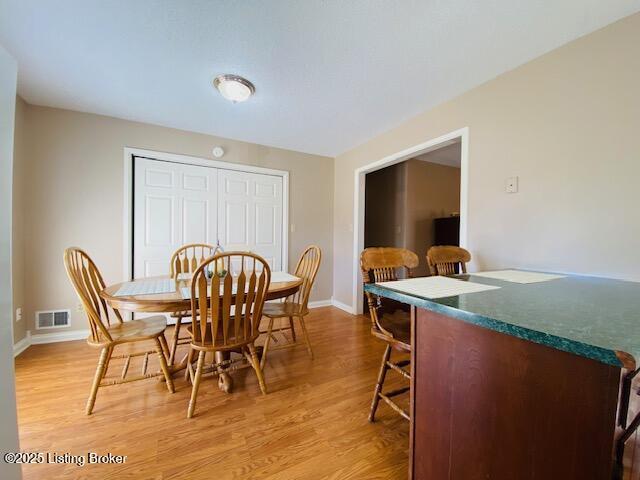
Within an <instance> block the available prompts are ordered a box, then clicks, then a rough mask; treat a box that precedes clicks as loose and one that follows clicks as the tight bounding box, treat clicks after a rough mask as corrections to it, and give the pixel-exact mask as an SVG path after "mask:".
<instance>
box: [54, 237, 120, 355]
mask: <svg viewBox="0 0 640 480" xmlns="http://www.w3.org/2000/svg"><path fill="white" fill-rule="evenodd" d="M64 266H65V269H66V271H67V275H68V277H69V280H71V284H72V285H73V288H74V289H75V291H76V293H77V295H78V297H79V298H80V301H81V302H82V306H83V307H84V310H85V312H86V314H87V318H88V320H89V327H90V329H91V341H92V342H93V343H103V342H111V341H113V339H112V338H111V335H110V334H109V330H108V329H109V327H110V326H111V316H110V314H109V308H108V307H107V303H106V302H105V300H104V299H103V298H101V297H100V295H99V293H100V291H101V290H103V289H104V288H105V283H104V280H103V278H102V275H101V274H100V271H99V270H98V267H97V266H96V264H95V263H94V262H93V260H92V259H91V257H89V255H87V253H86V252H84V251H83V250H81V249H80V248H77V247H70V248H67V249H66V250H65V251H64ZM113 312H114V314H115V318H116V321H117V322H118V323H122V317H121V316H120V312H118V311H117V310H113Z"/></svg>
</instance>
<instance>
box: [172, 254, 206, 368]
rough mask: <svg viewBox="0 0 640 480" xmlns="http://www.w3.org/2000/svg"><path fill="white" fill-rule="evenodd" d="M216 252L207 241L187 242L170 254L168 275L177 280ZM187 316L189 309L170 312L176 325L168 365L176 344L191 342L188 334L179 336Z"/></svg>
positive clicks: (173, 357) (188, 273)
mask: <svg viewBox="0 0 640 480" xmlns="http://www.w3.org/2000/svg"><path fill="white" fill-rule="evenodd" d="M217 252H218V247H214V246H213V245H209V244H207V243H189V244H187V245H183V246H181V247H180V248H179V249H177V250H176V251H175V252H173V255H171V262H170V266H169V276H170V277H171V278H173V279H174V280H178V278H179V277H180V276H181V275H185V274H186V275H191V274H193V272H195V271H196V269H197V268H198V267H199V266H200V265H202V263H203V262H204V261H205V260H206V259H207V258H209V257H212V256H213V255H215V254H216V253H217ZM189 317H191V312H190V311H183V312H174V313H172V314H171V318H174V319H175V320H176V325H175V327H174V329H173V335H172V337H171V346H170V348H169V365H173V364H174V362H175V360H176V350H177V349H178V345H186V344H188V343H190V342H191V337H190V336H186V337H180V327H181V326H182V322H183V320H184V319H185V318H186V319H187V321H186V322H185V324H190V323H191V320H189Z"/></svg>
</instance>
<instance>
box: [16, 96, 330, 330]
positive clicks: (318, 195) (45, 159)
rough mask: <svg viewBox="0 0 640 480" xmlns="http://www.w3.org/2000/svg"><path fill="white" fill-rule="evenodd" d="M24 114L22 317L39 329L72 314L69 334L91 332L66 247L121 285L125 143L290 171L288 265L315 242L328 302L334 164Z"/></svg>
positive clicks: (67, 116) (107, 121) (109, 122)
mask: <svg viewBox="0 0 640 480" xmlns="http://www.w3.org/2000/svg"><path fill="white" fill-rule="evenodd" d="M26 117H27V126H28V128H27V132H26V137H27V139H28V149H27V154H26V155H24V156H21V158H20V160H21V161H22V160H24V162H25V164H24V166H21V167H20V169H21V171H22V172H23V173H22V175H24V178H26V183H25V184H26V185H27V186H28V192H26V195H25V197H24V199H23V201H24V216H25V222H24V240H23V241H24V254H25V258H26V259H27V261H26V262H25V263H24V265H25V276H24V282H25V285H27V286H28V295H25V297H24V315H25V320H26V325H27V328H29V329H31V330H32V331H33V330H34V325H33V324H34V320H33V315H34V312H35V311H36V310H40V309H57V308H70V309H71V316H72V318H71V322H72V326H71V329H86V328H87V325H86V320H85V318H84V317H83V315H82V313H79V312H77V311H76V308H75V306H76V305H77V303H78V301H77V299H76V297H75V294H74V292H73V291H72V289H71V286H70V284H69V282H68V280H67V278H66V275H65V272H64V267H63V264H62V252H63V250H64V249H65V248H66V247H68V246H71V245H77V246H80V247H82V248H84V249H86V250H87V251H88V252H89V254H90V255H92V256H93V258H94V260H95V261H96V262H97V264H98V266H99V267H100V268H101V270H102V271H103V275H104V277H105V280H106V281H107V283H112V282H117V281H121V280H122V278H123V272H122V263H123V260H122V258H123V251H122V249H123V229H122V226H123V214H122V211H123V182H124V171H123V148H124V147H125V146H128V147H137V148H145V149H151V150H158V151H164V152H171V153H179V154H186V155H194V156H199V157H206V158H211V149H212V147H213V146H215V145H221V146H223V147H224V149H225V150H226V152H227V153H226V155H225V156H224V158H223V160H224V161H227V162H234V163H243V164H251V165H257V166H262V167H269V168H274V169H281V170H288V171H289V172H290V200H289V201H290V210H289V214H290V222H291V223H292V224H294V225H295V232H292V233H290V236H289V264H290V265H295V262H296V260H297V257H298V256H299V255H300V253H301V252H302V250H303V248H304V247H305V246H307V245H309V244H312V243H315V244H318V245H319V246H320V247H321V248H322V250H323V253H324V258H325V259H326V260H325V261H324V262H323V264H322V265H321V267H320V272H319V274H318V279H317V281H316V288H315V291H314V293H313V295H312V300H326V299H329V298H331V293H332V263H331V258H332V256H333V254H332V231H333V225H332V209H333V185H332V184H333V159H331V158H327V157H320V156H315V155H308V154H303V153H297V152H292V151H288V150H281V149H277V148H270V147H266V146H260V145H255V144H248V143H244V142H238V141H233V140H228V139H223V138H216V137H212V136H208V135H201V134H196V133H189V132H185V131H179V130H173V129H168V128H163V127H158V126H152V125H147V124H142V123H135V122H129V121H125V120H119V119H115V118H110V117H104V116H99V115H92V114H84V113H78V112H71V111H67V110H59V109H53V108H44V107H36V106H32V105H27V106H26ZM22 134H23V133H22V132H19V133H18V135H22ZM22 181H24V180H23V179H21V178H17V179H16V183H20V182H22ZM49 331H51V330H49ZM49 331H47V330H39V331H38V333H48V332H49ZM55 331H56V332H59V331H61V329H55Z"/></svg>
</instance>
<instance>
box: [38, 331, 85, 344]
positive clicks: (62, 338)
mask: <svg viewBox="0 0 640 480" xmlns="http://www.w3.org/2000/svg"><path fill="white" fill-rule="evenodd" d="M88 336H89V330H71V331H69V332H54V333H37V334H35V335H31V345H40V344H43V343H56V342H69V341H71V340H84V339H86V338H87V337H88Z"/></svg>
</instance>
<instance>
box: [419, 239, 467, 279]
mask: <svg viewBox="0 0 640 480" xmlns="http://www.w3.org/2000/svg"><path fill="white" fill-rule="evenodd" d="M469 261H471V254H470V253H469V252H468V251H467V250H465V249H464V248H461V247H456V246H453V245H442V246H435V247H431V248H430V249H429V250H428V251H427V264H428V265H429V271H430V272H431V275H454V274H456V273H458V271H457V267H458V265H459V266H460V270H459V271H460V272H461V273H467V262H469Z"/></svg>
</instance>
